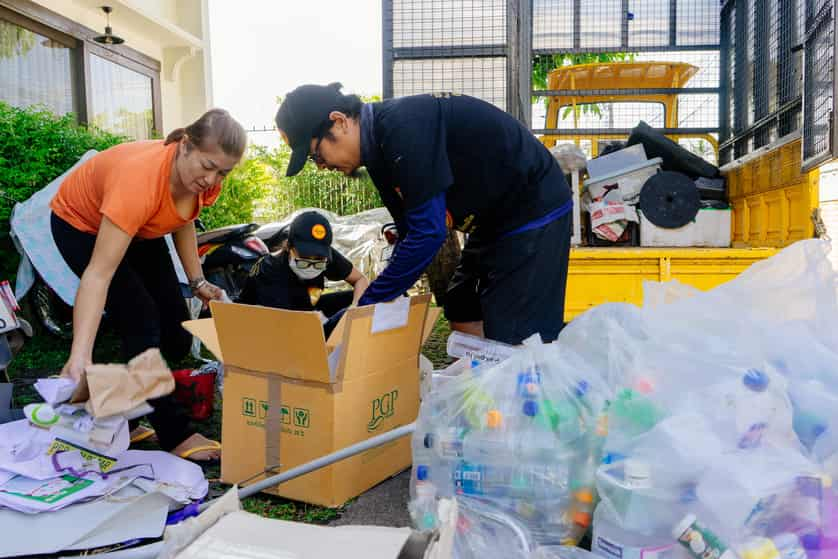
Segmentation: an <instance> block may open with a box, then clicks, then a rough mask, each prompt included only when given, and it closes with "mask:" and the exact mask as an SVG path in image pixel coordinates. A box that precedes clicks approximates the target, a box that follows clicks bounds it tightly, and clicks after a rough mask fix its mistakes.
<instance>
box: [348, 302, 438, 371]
mask: <svg viewBox="0 0 838 559" xmlns="http://www.w3.org/2000/svg"><path fill="white" fill-rule="evenodd" d="M430 299H431V296H430V295H419V296H416V297H411V299H410V304H409V311H408V315H407V323H406V325H405V326H402V327H398V328H393V329H389V330H385V331H381V332H378V333H372V326H373V318H374V315H375V312H376V305H370V306H365V307H358V308H355V309H350V310H349V311H347V313H346V318H347V321H346V325H345V327H344V328H345V330H344V335H343V341H342V343H341V344H340V348H341V352H342V353H343V355H342V356H341V358H342V367H343V368H342V376H343V378H344V380H352V379H356V378H360V377H362V376H365V375H368V374H370V373H373V372H376V371H380V370H384V369H386V367H387V366H389V365H390V364H392V363H398V362H401V361H404V360H405V359H408V358H411V357H416V358H417V359H418V355H419V351H420V348H421V345H422V341H423V334H424V331H425V322H426V318H427V314H428V312H427V311H428V305H429V303H430ZM417 364H418V360H417Z"/></svg>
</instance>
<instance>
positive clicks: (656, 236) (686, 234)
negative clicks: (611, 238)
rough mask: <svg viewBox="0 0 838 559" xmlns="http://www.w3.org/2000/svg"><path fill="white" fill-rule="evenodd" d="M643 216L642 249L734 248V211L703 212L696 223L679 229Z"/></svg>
mask: <svg viewBox="0 0 838 559" xmlns="http://www.w3.org/2000/svg"><path fill="white" fill-rule="evenodd" d="M637 213H639V214H640V246H643V247H718V248H725V247H729V246H730V222H731V215H732V214H731V211H730V210H729V209H727V210H715V209H704V210H699V211H698V215H696V217H695V221H693V222H691V223H688V224H687V225H685V226H683V227H679V228H677V229H664V228H663V227H658V226H657V225H655V224H654V223H652V222H651V221H649V220H648V219H646V217H645V216H644V215H643V212H637Z"/></svg>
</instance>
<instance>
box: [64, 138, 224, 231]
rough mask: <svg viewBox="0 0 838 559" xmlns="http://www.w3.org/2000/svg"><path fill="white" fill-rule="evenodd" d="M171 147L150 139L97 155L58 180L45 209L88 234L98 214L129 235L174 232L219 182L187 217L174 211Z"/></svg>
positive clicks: (207, 197)
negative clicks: (49, 208)
mask: <svg viewBox="0 0 838 559" xmlns="http://www.w3.org/2000/svg"><path fill="white" fill-rule="evenodd" d="M177 146H178V144H177V142H175V143H172V144H169V145H167V146H166V145H163V141H162V140H151V141H143V142H130V143H126V144H120V145H117V146H114V147H112V148H109V149H106V150H105V151H103V152H101V153H97V154H96V155H94V156H93V157H92V158H90V159H88V160H87V161H85V162H84V163H82V164H81V165H80V166H79V167H77V168H76V170H75V171H73V172H72V173H70V174H69V175H68V176H67V178H66V179H64V182H63V183H61V186H60V187H59V188H58V192H57V193H56V195H55V197H54V198H53V199H52V202H51V203H50V207H51V208H52V211H53V212H55V215H57V216H58V217H60V218H61V219H63V220H64V221H66V222H67V223H69V224H70V225H72V226H73V227H75V228H76V229H78V230H79V231H84V232H85V233H91V234H93V235H95V234H97V233H98V232H99V226H100V225H101V224H102V216H107V217H108V219H110V220H111V221H112V222H113V223H114V224H115V225H116V226H117V227H119V228H120V229H122V230H123V231H125V232H126V233H128V234H129V235H131V236H132V237H141V238H144V239H153V238H157V237H162V236H163V235H166V234H167V233H171V232H173V231H176V230H178V229H180V228H181V227H183V226H184V225H186V224H187V223H189V222H190V221H193V220H194V219H195V218H197V217H198V214H199V213H200V212H201V208H202V207H205V206H211V205H212V204H213V203H214V202H215V200H216V199H217V198H218V195H219V194H220V193H221V183H220V182H219V183H218V184H216V185H215V186H213V187H212V188H210V189H209V190H207V191H206V192H204V193H202V194H199V197H198V203H197V204H196V205H195V210H194V212H193V214H192V215H191V216H190V217H189V219H184V218H183V217H181V216H180V214H178V212H177V208H176V207H175V201H174V199H173V198H172V191H171V187H170V186H169V174H170V172H171V169H172V162H173V161H174V158H175V153H176V150H177Z"/></svg>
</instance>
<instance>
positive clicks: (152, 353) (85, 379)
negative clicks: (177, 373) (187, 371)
mask: <svg viewBox="0 0 838 559" xmlns="http://www.w3.org/2000/svg"><path fill="white" fill-rule="evenodd" d="M174 389H175V380H174V378H173V377H172V372H171V371H170V370H169V367H168V366H167V365H166V362H165V361H164V360H163V356H162V355H160V350H158V349H156V348H152V349H149V350H147V351H145V352H143V353H141V354H140V355H138V356H136V357H135V358H134V359H132V360H131V361H129V362H128V365H116V364H110V365H91V366H89V367H87V368H86V369H85V374H84V375H82V378H81V380H80V382H79V385H78V387H76V391H75V392H74V393H73V396H72V398H70V402H71V403H79V402H86V404H85V409H86V410H87V413H89V414H90V415H92V416H93V417H108V416H110V415H117V414H122V413H125V412H127V411H130V410H132V409H134V408H136V407H137V406H139V405H140V404H142V403H143V402H145V401H146V400H150V399H152V398H159V397H160V396H165V395H166V394H170V393H171V392H172V391H174Z"/></svg>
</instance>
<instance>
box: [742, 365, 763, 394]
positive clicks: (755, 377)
mask: <svg viewBox="0 0 838 559" xmlns="http://www.w3.org/2000/svg"><path fill="white" fill-rule="evenodd" d="M768 381H769V379H768V375H766V374H765V373H763V372H762V371H759V370H757V369H749V370H748V372H747V373H745V375H744V376H743V377H742V383H743V384H744V385H745V386H747V387H748V388H750V389H751V390H753V391H754V392H762V391H764V390H765V389H766V388H768Z"/></svg>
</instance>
